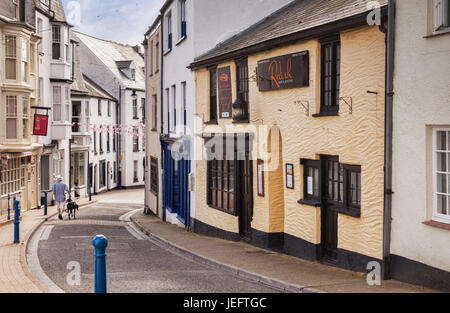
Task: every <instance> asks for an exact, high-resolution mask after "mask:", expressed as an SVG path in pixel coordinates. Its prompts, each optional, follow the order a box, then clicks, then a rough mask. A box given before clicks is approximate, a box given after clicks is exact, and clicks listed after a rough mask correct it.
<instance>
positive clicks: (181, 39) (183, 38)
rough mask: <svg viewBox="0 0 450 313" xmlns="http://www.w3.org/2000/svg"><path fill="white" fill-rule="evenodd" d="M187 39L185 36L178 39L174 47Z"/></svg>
mask: <svg viewBox="0 0 450 313" xmlns="http://www.w3.org/2000/svg"><path fill="white" fill-rule="evenodd" d="M186 38H187V36H186V35H185V36H183V37H181V38H180V40H178V41H177V43H176V44H175V46H178V45H179V44H180V43H182V42H183V41H184V40H185V39H186Z"/></svg>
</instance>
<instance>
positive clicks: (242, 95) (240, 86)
mask: <svg viewBox="0 0 450 313" xmlns="http://www.w3.org/2000/svg"><path fill="white" fill-rule="evenodd" d="M235 62H236V84H237V86H236V87H237V88H236V90H237V97H238V98H239V99H240V100H241V101H242V102H243V104H244V112H243V114H244V116H245V119H246V120H248V119H249V114H248V113H249V110H248V107H249V97H248V92H249V83H248V60H247V58H245V59H239V60H236V61H235Z"/></svg>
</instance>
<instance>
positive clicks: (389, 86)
mask: <svg viewBox="0 0 450 313" xmlns="http://www.w3.org/2000/svg"><path fill="white" fill-rule="evenodd" d="M394 36H395V0H389V4H388V29H387V40H386V98H385V106H386V107H385V128H386V129H385V143H384V147H385V152H384V157H385V160H384V172H385V173H384V190H385V193H384V221H383V224H384V225H383V226H384V227H383V267H382V276H383V279H389V278H390V253H391V251H390V249H391V221H392V218H391V215H392V214H391V213H392V194H393V191H392V137H393V135H392V132H393V97H394V86H393V85H394V76H393V74H394V43H395V41H394V39H395V38H394Z"/></svg>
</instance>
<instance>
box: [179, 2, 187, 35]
mask: <svg viewBox="0 0 450 313" xmlns="http://www.w3.org/2000/svg"><path fill="white" fill-rule="evenodd" d="M183 37H186V0H180V38H183Z"/></svg>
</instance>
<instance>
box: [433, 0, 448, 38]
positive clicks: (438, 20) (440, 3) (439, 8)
mask: <svg viewBox="0 0 450 313" xmlns="http://www.w3.org/2000/svg"><path fill="white" fill-rule="evenodd" d="M447 27H450V0H434V30H435V31H440V30H443V29H444V28H447Z"/></svg>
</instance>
